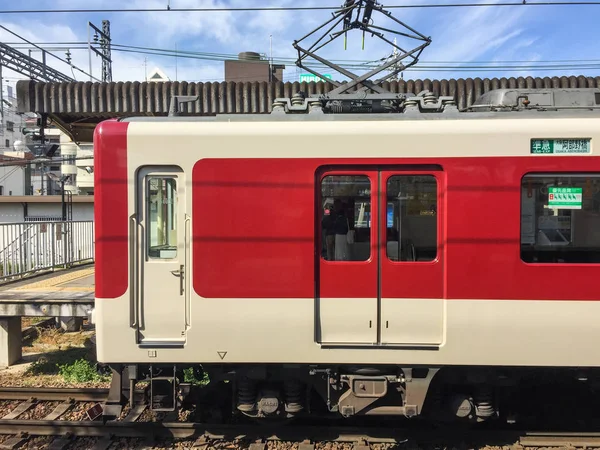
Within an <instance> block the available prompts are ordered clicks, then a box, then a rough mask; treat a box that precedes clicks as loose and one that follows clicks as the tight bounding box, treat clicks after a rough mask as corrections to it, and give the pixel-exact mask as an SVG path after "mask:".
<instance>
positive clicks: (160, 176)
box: [144, 173, 180, 262]
mask: <svg viewBox="0 0 600 450" xmlns="http://www.w3.org/2000/svg"><path fill="white" fill-rule="evenodd" d="M154 179H158V180H173V181H174V182H175V186H174V189H173V192H175V196H176V197H175V202H174V203H172V204H171V205H172V212H171V215H172V218H173V219H174V221H175V233H176V235H175V244H174V245H172V244H171V245H170V246H169V247H174V251H175V255H174V256H172V257H169V258H166V257H160V256H153V255H151V253H150V250H151V248H152V246H151V235H150V233H151V230H152V227H151V224H152V221H151V210H150V182H151V180H154ZM144 196H145V203H146V204H145V205H144V209H145V216H146V217H145V220H144V222H145V223H146V227H145V228H146V232H145V233H144V234H145V238H144V239H145V241H146V245H145V246H144V247H145V253H146V258H147V260H148V261H155V262H158V261H173V260H177V259H179V257H180V256H179V233H180V231H179V227H180V224H179V223H178V221H177V215H178V209H179V201H180V199H179V178H178V177H177V175H176V174H162V173H149V174H148V175H146V176H145V177H144ZM157 214H158V213H157ZM169 231H172V230H169Z"/></svg>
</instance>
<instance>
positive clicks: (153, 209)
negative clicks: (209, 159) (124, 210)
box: [136, 167, 189, 347]
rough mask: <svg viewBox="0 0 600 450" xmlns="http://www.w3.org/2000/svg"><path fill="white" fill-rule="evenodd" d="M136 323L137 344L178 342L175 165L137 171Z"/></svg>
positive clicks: (179, 247) (180, 242)
mask: <svg viewBox="0 0 600 450" xmlns="http://www.w3.org/2000/svg"><path fill="white" fill-rule="evenodd" d="M137 181H138V186H137V187H138V189H137V192H138V214H137V233H136V234H137V242H138V253H137V255H136V256H137V261H138V264H137V272H138V292H137V295H136V297H137V305H136V307H137V314H136V316H137V321H136V322H137V326H138V339H139V343H140V345H143V346H146V347H165V346H182V345H183V344H184V343H185V334H186V311H187V301H186V298H187V295H188V289H187V282H186V281H187V280H186V279H187V277H188V275H187V271H186V268H187V260H188V257H187V249H188V248H189V246H188V245H186V240H187V234H188V232H187V228H188V227H187V225H188V224H187V220H186V214H185V204H186V203H185V179H184V173H183V172H182V171H180V170H178V169H170V168H160V167H159V168H152V169H143V170H141V171H140V173H139V176H138V180H137Z"/></svg>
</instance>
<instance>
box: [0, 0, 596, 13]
mask: <svg viewBox="0 0 600 450" xmlns="http://www.w3.org/2000/svg"><path fill="white" fill-rule="evenodd" d="M506 6H508V7H514V6H521V7H523V6H600V1H578V2H565V1H556V2H548V1H546V2H542V1H530V0H520V1H512V2H501V3H433V4H404V5H386V6H385V8H386V9H408V8H414V9H422V8H429V9H431V8H482V7H483V8H488V7H506ZM339 9H342V8H341V7H340V6H256V7H241V8H233V7H223V8H170V7H169V8H104V9H100V8H96V9H13V10H3V11H0V14H78V13H83V14H85V13H87V14H90V13H133V12H138V13H139V12H166V13H170V12H205V13H206V12H253V11H335V10H339Z"/></svg>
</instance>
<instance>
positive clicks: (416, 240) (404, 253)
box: [385, 175, 438, 261]
mask: <svg viewBox="0 0 600 450" xmlns="http://www.w3.org/2000/svg"><path fill="white" fill-rule="evenodd" d="M386 188H387V189H386V192H387V214H386V218H385V220H386V222H387V224H386V230H387V239H386V242H387V251H386V254H387V257H388V258H389V259H390V260H391V261H433V260H434V259H435V258H436V256H437V228H438V227H437V182H436V179H435V177H433V176H431V175H421V176H416V175H394V176H391V177H390V178H388V180H387V186H386Z"/></svg>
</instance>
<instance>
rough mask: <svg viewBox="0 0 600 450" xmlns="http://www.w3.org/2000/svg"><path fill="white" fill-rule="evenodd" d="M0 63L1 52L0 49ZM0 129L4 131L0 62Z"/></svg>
mask: <svg viewBox="0 0 600 450" xmlns="http://www.w3.org/2000/svg"><path fill="white" fill-rule="evenodd" d="M0 61H2V50H1V49H0ZM0 129H2V130H4V84H3V82H2V63H1V62H0Z"/></svg>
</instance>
